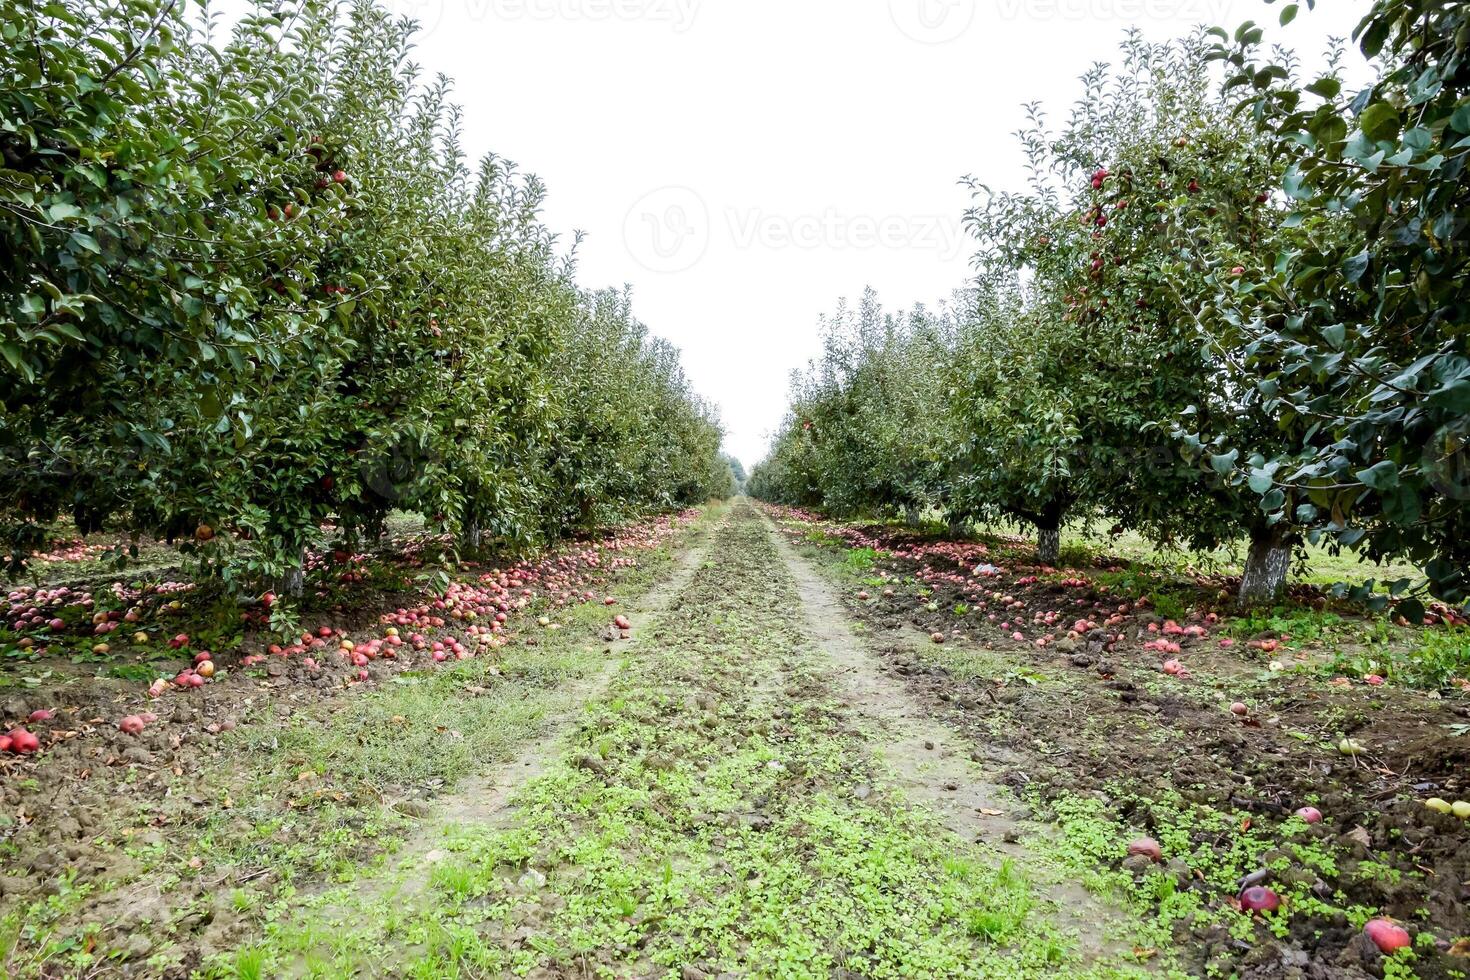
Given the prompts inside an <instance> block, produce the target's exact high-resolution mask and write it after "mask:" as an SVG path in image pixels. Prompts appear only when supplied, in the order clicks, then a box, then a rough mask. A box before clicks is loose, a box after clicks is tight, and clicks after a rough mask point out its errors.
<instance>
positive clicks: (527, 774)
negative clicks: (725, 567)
mask: <svg viewBox="0 0 1470 980" xmlns="http://www.w3.org/2000/svg"><path fill="white" fill-rule="evenodd" d="M726 516H727V515H721V516H720V517H719V518H718V519H717V520H715V521H714V522H713V523H711V524H710V525H709V526H708V527H706V528H704V529H702V530H701V531H700V532H699V537H700V540H698V541H697V542H695V543H693V544H691V545H690V546H688V547H687V548H686V550H685V551H684V553H683V554H682V555H681V556H680V557H679V558H678V560H677V561H676V562H675V564H674V568H673V570H672V571H671V572H670V573H669V574H668V575H667V576H666V577H665V578H664V579H663V581H661V582H660V583H659V584H658V585H655V586H654V587H653V588H652V589H651V590H650V591H648V592H646V593H644V594H643V596H641V597H640V598H639V599H637V600H636V601H634V602H632V603H629V604H628V606H627V611H628V612H630V613H632V614H633V615H634V616H637V617H639V619H640V622H639V625H638V631H637V633H636V634H635V635H634V637H633V640H632V642H630V643H628V644H626V645H624V646H623V648H622V649H618V648H616V647H609V648H608V649H609V652H610V656H609V658H608V660H607V662H606V663H605V664H604V665H603V668H602V670H600V671H598V672H597V673H596V674H594V675H593V676H591V677H587V678H583V679H581V680H579V681H576V682H575V683H573V684H571V685H569V686H568V688H567V703H566V706H565V707H564V708H563V709H562V710H560V711H558V712H556V713H555V714H554V715H552V716H551V717H550V718H548V719H547V722H546V724H545V725H544V726H543V728H542V730H541V733H540V734H539V736H538V737H535V738H533V739H531V740H529V741H527V742H526V744H525V745H523V746H522V747H521V751H520V752H518V753H517V754H516V755H515V756H513V757H512V758H511V759H509V760H508V761H506V762H504V763H502V764H501V765H499V766H496V767H495V768H494V770H492V771H491V772H489V773H486V774H485V775H483V776H479V777H473V778H471V779H468V780H466V781H465V783H464V785H463V787H462V788H461V789H460V790H457V791H456V792H455V793H453V794H451V795H449V796H445V797H441V798H440V799H439V800H437V801H436V804H437V807H436V811H437V815H438V817H439V820H438V821H437V822H439V823H442V824H446V825H447V824H465V823H481V824H483V823H492V822H494V821H495V820H496V819H497V818H498V817H499V816H500V815H501V814H502V813H503V812H504V811H505V810H506V809H507V808H508V805H509V803H510V799H511V797H513V796H514V795H515V792H516V790H518V789H519V788H520V787H521V786H523V785H525V784H526V783H527V782H530V781H531V780H532V779H535V778H536V777H537V776H539V775H541V774H542V773H543V772H545V771H546V769H547V767H548V766H550V765H551V764H552V763H554V762H555V761H556V760H557V758H558V756H559V754H560V753H559V752H558V751H557V749H556V746H557V745H558V744H559V743H560V742H562V741H563V740H564V739H565V738H566V736H567V735H568V734H569V733H570V732H571V731H572V730H573V729H574V727H575V726H576V723H577V720H578V719H579V718H580V717H581V715H582V712H583V710H584V709H585V708H586V707H587V705H589V704H591V703H592V702H593V701H595V700H597V699H598V698H599V697H601V696H602V695H603V693H605V692H606V691H607V689H608V686H609V685H610V684H612V681H613V678H614V677H616V676H617V675H618V672H619V671H620V670H622V668H623V665H624V663H625V661H626V660H627V658H628V657H630V656H632V655H634V654H636V653H637V651H638V649H639V647H640V646H642V645H644V644H646V643H648V642H651V638H652V637H653V635H654V633H655V632H656V629H655V628H656V626H657V623H658V619H659V617H660V616H662V615H663V614H664V613H665V612H667V611H668V609H669V606H670V604H671V603H672V602H673V601H674V600H675V599H677V598H678V597H679V596H680V595H681V594H682V593H683V592H684V591H685V590H686V589H687V588H688V587H689V583H690V581H691V580H692V579H693V578H694V573H695V572H696V571H697V570H698V569H699V567H700V566H701V565H702V564H704V561H705V557H706V556H707V555H708V554H709V549H710V545H711V543H712V541H713V540H714V536H715V533H716V532H717V531H718V529H719V527H720V525H721V524H723V523H724V521H725V519H726Z"/></svg>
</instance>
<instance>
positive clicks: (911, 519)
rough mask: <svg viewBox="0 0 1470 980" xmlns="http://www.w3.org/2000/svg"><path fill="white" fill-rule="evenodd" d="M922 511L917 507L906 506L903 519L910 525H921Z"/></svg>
mask: <svg viewBox="0 0 1470 980" xmlns="http://www.w3.org/2000/svg"><path fill="white" fill-rule="evenodd" d="M919 517H920V512H919V508H917V507H905V508H904V509H903V521H904V523H905V524H907V525H908V526H909V527H918V526H919Z"/></svg>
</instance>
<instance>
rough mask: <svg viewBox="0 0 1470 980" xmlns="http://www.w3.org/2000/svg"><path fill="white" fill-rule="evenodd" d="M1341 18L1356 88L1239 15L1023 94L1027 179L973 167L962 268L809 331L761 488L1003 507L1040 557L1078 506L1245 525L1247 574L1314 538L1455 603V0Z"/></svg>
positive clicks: (1212, 543) (1468, 407) (1462, 214)
mask: <svg viewBox="0 0 1470 980" xmlns="http://www.w3.org/2000/svg"><path fill="white" fill-rule="evenodd" d="M1296 14H1297V7H1296V6H1295V5H1292V6H1289V7H1286V8H1285V9H1283V10H1282V11H1281V14H1280V19H1281V20H1282V22H1283V23H1284V22H1286V21H1289V20H1290V19H1291V18H1293V17H1295V16H1296ZM1355 40H1356V41H1357V43H1358V44H1359V45H1360V46H1361V48H1362V50H1363V52H1364V53H1365V54H1366V55H1367V56H1368V57H1369V58H1370V59H1374V60H1373V61H1372V62H1371V64H1372V68H1373V72H1374V74H1375V75H1376V77H1375V78H1374V79H1373V80H1372V81H1371V83H1369V84H1367V85H1366V86H1362V85H1359V86H1356V87H1355V86H1353V85H1352V84H1350V83H1349V82H1348V81H1347V80H1346V79H1345V77H1344V76H1345V75H1347V74H1348V72H1346V71H1344V70H1343V69H1342V68H1341V65H1342V64H1343V61H1344V59H1343V56H1342V55H1343V53H1342V52H1341V51H1333V52H1330V55H1329V59H1328V67H1327V70H1326V71H1325V72H1323V73H1322V74H1320V75H1317V74H1315V73H1314V74H1312V75H1311V76H1304V74H1303V72H1302V71H1301V69H1300V68H1299V66H1298V65H1297V64H1296V63H1295V61H1294V60H1293V59H1292V58H1291V57H1290V56H1289V55H1285V54H1282V52H1281V50H1280V49H1279V48H1270V49H1267V48H1266V47H1265V43H1266V41H1265V31H1264V30H1263V29H1262V28H1260V27H1257V26H1255V25H1254V24H1247V25H1245V26H1243V27H1242V28H1240V29H1239V30H1238V31H1236V32H1235V33H1234V34H1228V33H1226V32H1223V31H1211V32H1207V33H1201V34H1199V35H1197V36H1194V37H1191V38H1187V39H1184V40H1179V41H1174V42H1170V43H1164V44H1150V43H1147V42H1145V41H1144V40H1143V39H1142V38H1141V37H1139V36H1136V35H1130V36H1129V37H1128V38H1127V39H1126V41H1125V43H1124V45H1123V48H1122V53H1121V58H1120V59H1119V61H1118V64H1117V66H1116V67H1111V68H1109V67H1104V66H1099V67H1097V68H1095V69H1094V70H1092V71H1090V72H1089V73H1088V74H1087V75H1086V76H1084V78H1083V80H1082V81H1083V87H1084V92H1083V94H1082V97H1081V98H1080V99H1079V100H1078V102H1077V103H1076V105H1075V106H1074V107H1073V108H1072V110H1071V111H1070V113H1069V114H1068V115H1067V117H1066V119H1065V121H1064V122H1063V123H1062V124H1061V125H1060V127H1059V128H1056V129H1052V128H1049V125H1048V121H1047V120H1046V118H1045V117H1044V115H1043V113H1042V111H1041V109H1040V108H1039V107H1035V106H1033V107H1030V112H1029V119H1030V122H1029V124H1028V125H1027V127H1025V129H1024V130H1023V131H1022V132H1021V134H1020V139H1021V142H1022V145H1023V148H1024V150H1025V152H1026V155H1027V159H1028V162H1029V173H1030V179H1029V182H1028V186H1027V187H1026V188H1025V189H1024V190H1022V191H1019V192H1006V193H996V192H992V191H991V189H990V188H988V187H986V186H985V185H983V184H981V183H979V182H978V181H973V182H972V189H973V190H974V193H975V203H974V206H973V207H972V209H971V210H970V211H969V212H968V214H967V224H968V226H969V228H970V230H971V231H972V232H973V233H974V235H975V237H976V240H977V242H978V251H977V255H976V259H975V264H976V270H977V276H976V280H975V282H974V283H973V285H972V288H971V289H968V290H966V291H965V293H964V294H962V295H961V296H960V297H959V301H958V302H957V303H956V304H955V305H954V308H953V310H952V311H951V312H950V313H949V314H947V315H946V317H945V318H943V322H942V323H941V322H939V321H935V320H934V318H932V317H928V316H927V315H923V314H919V315H913V316H910V317H908V318H906V319H905V318H902V317H900V318H880V319H882V323H883V326H882V328H881V329H875V328H874V322H876V321H873V322H870V318H868V317H867V316H866V315H865V316H860V317H859V318H858V320H859V323H858V325H857V327H856V328H855V329H850V330H846V331H844V332H841V334H840V336H836V337H834V338H833V340H831V341H829V343H828V346H827V349H826V351H825V352H824V355H823V357H822V358H821V359H820V360H819V362H818V363H817V364H815V365H814V366H813V368H812V369H811V370H810V371H809V372H808V373H806V374H805V375H803V376H801V377H799V378H798V379H797V380H796V383H795V384H794V386H793V396H792V409H791V412H790V414H789V415H788V417H787V420H786V422H785V424H784V426H783V428H782V430H781V431H780V433H779V434H778V436H777V439H776V441H775V443H774V447H773V449H772V452H771V455H770V457H769V458H768V459H767V460H766V461H765V462H764V463H763V464H762V465H761V466H759V467H757V469H756V471H755V473H753V474H752V478H751V487H752V492H754V493H757V494H759V495H762V496H766V497H768V498H770V499H775V500H782V501H788V502H793V503H801V504H806V505H815V506H824V507H828V508H831V509H834V510H838V511H843V512H848V513H858V512H866V513H883V512H887V513H893V514H896V513H899V512H901V511H902V510H904V509H912V508H924V507H933V508H938V509H940V510H941V511H943V512H945V513H947V514H948V515H949V516H950V518H951V519H952V520H955V521H964V520H967V519H974V518H980V519H993V518H998V517H999V518H1009V519H1015V520H1020V521H1022V522H1025V523H1027V524H1029V525H1030V526H1033V527H1034V528H1036V529H1037V531H1038V537H1039V543H1040V557H1041V558H1042V560H1043V561H1051V560H1054V559H1055V557H1056V552H1057V545H1058V531H1059V529H1060V528H1061V526H1062V525H1063V524H1065V523H1066V522H1067V521H1068V520H1071V519H1079V518H1086V517H1103V518H1105V519H1107V520H1108V521H1109V522H1110V523H1111V524H1112V525H1113V526H1115V527H1118V528H1128V529H1133V530H1136V531H1139V532H1142V533H1144V534H1146V535H1148V536H1150V537H1152V538H1153V539H1155V540H1157V541H1161V542H1169V543H1174V544H1178V545H1183V546H1188V547H1192V548H1198V549H1207V548H1213V547H1218V546H1221V545H1231V544H1240V545H1243V546H1244V548H1245V551H1246V554H1247V560H1246V569H1245V575H1244V577H1243V582H1242V586H1241V594H1242V598H1243V599H1244V600H1247V601H1259V600H1263V599H1269V598H1272V597H1274V596H1276V595H1277V594H1279V593H1280V591H1281V590H1282V588H1283V587H1284V585H1285V582H1286V578H1287V573H1288V570H1289V567H1290V563H1291V558H1292V554H1293V552H1294V550H1296V549H1298V548H1300V547H1301V546H1302V545H1304V544H1305V543H1306V542H1309V541H1313V542H1323V543H1326V544H1329V545H1331V546H1336V547H1341V548H1346V549H1352V550H1355V551H1357V552H1358V553H1360V554H1362V555H1363V556H1365V557H1367V558H1370V559H1375V560H1384V559H1400V560H1409V561H1412V562H1414V563H1416V564H1417V566H1418V567H1420V568H1422V569H1423V570H1424V573H1425V574H1424V577H1423V579H1422V581H1421V582H1419V583H1417V584H1418V585H1420V586H1424V587H1425V590H1426V591H1428V592H1430V593H1432V594H1434V595H1436V596H1439V597H1442V598H1445V599H1449V600H1452V601H1463V600H1464V599H1465V598H1466V597H1467V595H1470V579H1467V574H1470V572H1467V568H1470V545H1467V540H1470V538H1467V531H1470V527H1467V521H1470V508H1467V507H1466V502H1467V500H1470V453H1467V452H1466V449H1465V445H1466V439H1467V437H1470V357H1467V351H1466V324H1467V322H1470V307H1467V295H1470V294H1467V289H1470V286H1467V279H1466V272H1467V268H1466V266H1467V257H1470V232H1467V222H1470V200H1467V197H1470V195H1467V191H1466V180H1465V173H1464V169H1465V162H1466V155H1467V153H1470V63H1467V61H1466V59H1465V55H1466V50H1467V44H1470V3H1466V2H1444V0H1378V2H1377V3H1375V5H1374V6H1373V8H1372V10H1371V12H1370V13H1369V14H1368V15H1367V17H1366V18H1365V19H1364V20H1363V22H1362V24H1361V26H1360V27H1359V28H1358V30H1357V32H1356V35H1355ZM868 305H869V303H868V302H867V301H865V303H864V307H863V309H864V311H866V310H867V308H868ZM1415 586H1416V583H1412V582H1395V583H1391V584H1389V593H1391V594H1396V595H1398V596H1400V598H1401V599H1402V601H1400V602H1399V603H1398V609H1399V610H1400V611H1401V612H1402V613H1404V614H1405V615H1407V616H1409V617H1410V618H1413V617H1414V616H1416V615H1419V614H1421V613H1422V605H1421V602H1420V600H1419V599H1418V598H1415V597H1413V595H1410V594H1408V593H1409V592H1411V591H1417V590H1416V589H1415ZM1370 591H1371V589H1370V588H1368V587H1365V589H1364V590H1362V593H1361V594H1362V595H1363V596H1364V597H1365V598H1366V597H1370V596H1369V593H1370ZM1371 598H1372V599H1373V601H1376V602H1378V603H1380V604H1381V603H1385V602H1387V601H1388V599H1389V594H1386V593H1384V592H1378V593H1377V594H1376V595H1374V596H1372V597H1371Z"/></svg>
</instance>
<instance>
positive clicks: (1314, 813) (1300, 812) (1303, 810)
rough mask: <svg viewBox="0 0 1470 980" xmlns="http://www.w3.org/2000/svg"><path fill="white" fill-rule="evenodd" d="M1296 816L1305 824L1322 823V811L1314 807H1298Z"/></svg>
mask: <svg viewBox="0 0 1470 980" xmlns="http://www.w3.org/2000/svg"><path fill="white" fill-rule="evenodd" d="M1296 815H1297V816H1299V817H1301V818H1302V819H1303V820H1304V821H1306V822H1307V823H1321V822H1322V811H1321V810H1319V809H1317V808H1316V807H1314V806H1304V807H1299V808H1298V809H1297V811H1296Z"/></svg>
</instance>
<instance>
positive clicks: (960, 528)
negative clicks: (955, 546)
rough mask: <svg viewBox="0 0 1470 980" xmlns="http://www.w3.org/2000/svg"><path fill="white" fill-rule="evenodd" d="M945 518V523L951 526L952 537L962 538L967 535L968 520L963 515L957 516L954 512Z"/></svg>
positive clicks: (950, 534)
mask: <svg viewBox="0 0 1470 980" xmlns="http://www.w3.org/2000/svg"><path fill="white" fill-rule="evenodd" d="M944 520H945V524H946V525H948V527H949V536H950V537H952V538H962V537H964V536H965V530H966V527H965V525H966V524H967V523H968V522H967V521H966V520H965V519H964V518H963V517H956V516H955V515H954V514H949V515H947V516H946V517H945V519H944Z"/></svg>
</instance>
